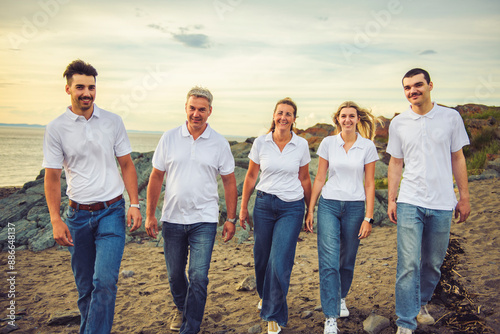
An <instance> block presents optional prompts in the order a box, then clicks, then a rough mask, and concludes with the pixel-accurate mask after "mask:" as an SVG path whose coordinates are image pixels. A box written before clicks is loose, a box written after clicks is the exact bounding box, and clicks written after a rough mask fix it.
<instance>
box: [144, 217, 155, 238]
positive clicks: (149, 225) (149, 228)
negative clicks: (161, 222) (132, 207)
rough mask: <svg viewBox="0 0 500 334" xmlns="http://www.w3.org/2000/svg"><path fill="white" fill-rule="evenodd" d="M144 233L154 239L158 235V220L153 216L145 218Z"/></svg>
mask: <svg viewBox="0 0 500 334" xmlns="http://www.w3.org/2000/svg"><path fill="white" fill-rule="evenodd" d="M146 232H147V233H148V235H149V236H150V237H152V238H154V239H156V236H157V235H158V220H157V219H156V217H155V216H152V217H146Z"/></svg>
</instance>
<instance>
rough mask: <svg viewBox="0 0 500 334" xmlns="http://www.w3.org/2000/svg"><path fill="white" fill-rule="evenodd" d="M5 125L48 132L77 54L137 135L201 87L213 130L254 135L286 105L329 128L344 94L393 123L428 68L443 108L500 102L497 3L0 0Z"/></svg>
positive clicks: (305, 121)
mask: <svg viewBox="0 0 500 334" xmlns="http://www.w3.org/2000/svg"><path fill="white" fill-rule="evenodd" d="M0 6H1V7H0V8H1V10H0V123H30V124H47V123H48V122H49V121H50V120H52V119H54V118H55V117H57V116H58V115H59V114H60V113H62V112H63V111H64V109H65V107H66V106H67V105H69V103H70V102H69V97H68V95H66V93H65V92H64V85H65V81H64V79H63V78H62V73H63V71H64V69H65V67H66V66H67V64H68V63H70V62H71V61H72V60H74V59H78V58H80V59H83V60H85V61H87V62H89V63H91V64H92V65H93V66H94V67H95V68H96V69H97V71H98V72H99V76H98V78H97V98H96V104H97V105H99V106H100V107H101V108H104V109H107V110H110V111H112V112H115V113H117V114H119V115H121V116H122V118H123V120H124V122H125V126H126V127H127V129H129V130H145V131H164V130H167V129H170V128H173V127H175V126H177V125H180V124H181V123H182V122H183V120H184V119H185V117H186V115H185V112H184V103H185V95H186V93H187V91H188V90H189V89H190V88H191V87H192V86H194V85H202V86H205V87H207V88H209V89H210V90H211V91H212V93H213V95H214V102H213V114H212V116H210V118H209V123H210V124H211V125H212V127H213V128H214V129H215V130H217V131H218V132H220V133H222V134H224V135H228V136H229V135H239V136H256V135H259V134H262V133H264V132H265V130H266V129H267V128H268V126H269V125H270V122H271V117H272V111H273V108H274V105H275V103H276V101H277V100H279V99H281V98H283V97H286V96H289V97H291V98H293V99H294V100H295V101H296V102H297V105H298V115H299V118H298V120H297V126H298V127H299V128H307V127H309V126H312V125H314V124H316V123H318V122H327V123H330V121H331V120H330V116H331V114H332V113H333V112H334V111H335V109H336V108H337V106H338V105H339V104H340V103H341V102H343V101H345V100H354V101H356V102H358V103H359V104H360V105H362V106H364V107H368V108H371V109H372V110H373V112H374V114H376V115H384V116H386V117H392V116H393V115H394V113H395V112H401V111H403V110H405V109H406V108H407V107H408V102H407V101H406V99H405V97H404V95H403V90H402V87H401V77H402V76H403V75H404V73H405V72H406V71H408V70H409V69H411V68H413V67H422V68H425V69H427V70H428V71H429V72H430V74H431V78H432V81H433V82H434V90H433V92H432V97H433V100H435V101H436V102H439V103H441V104H445V105H448V106H451V107H454V106H456V105H459V104H464V103H480V104H486V105H500V1H498V0H479V1H474V2H473V1H465V0H458V1H449V0H445V1H406V0H390V1H385V0H384V1H373V0H360V1H337V0H330V1H327V0H312V1H307V2H306V1H296V0H288V1H262V0H252V1H250V0H197V1H195V0H185V1H173V0H164V1H153V0H145V1H133V2H132V1H122V0H121V1H117V0H110V1H95V0H90V1H74V0H40V1H31V0H23V1H15V0H0Z"/></svg>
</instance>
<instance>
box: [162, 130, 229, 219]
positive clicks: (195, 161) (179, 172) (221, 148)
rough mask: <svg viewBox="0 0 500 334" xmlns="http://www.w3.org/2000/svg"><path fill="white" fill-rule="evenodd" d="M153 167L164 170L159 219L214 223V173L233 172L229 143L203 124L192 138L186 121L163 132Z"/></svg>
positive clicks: (216, 207) (216, 204)
mask: <svg viewBox="0 0 500 334" xmlns="http://www.w3.org/2000/svg"><path fill="white" fill-rule="evenodd" d="M153 167H154V168H156V169H158V170H160V171H164V172H165V173H166V181H165V198H164V200H163V210H162V216H161V220H162V221H166V222H169V223H173V224H183V225H189V224H195V223H202V222H205V223H217V222H218V221H219V195H218V192H217V175H218V174H221V175H228V174H231V173H233V172H234V158H233V155H232V154H231V149H230V147H229V143H228V141H227V140H226V138H224V137H223V136H222V135H220V134H218V133H217V132H215V131H214V130H212V128H211V127H210V125H208V123H207V128H206V129H205V131H204V132H203V133H202V134H201V136H199V137H198V139H196V140H194V138H193V136H192V135H191V134H190V133H189V131H188V129H187V126H186V124H183V125H181V126H179V127H177V128H174V129H172V130H169V131H167V132H165V133H164V134H163V136H162V137H161V139H160V142H159V143H158V146H157V147H156V150H155V153H154V155H153Z"/></svg>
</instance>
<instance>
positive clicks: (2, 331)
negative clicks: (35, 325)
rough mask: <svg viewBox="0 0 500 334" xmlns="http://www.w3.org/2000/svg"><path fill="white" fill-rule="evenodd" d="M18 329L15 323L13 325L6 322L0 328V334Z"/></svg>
mask: <svg viewBox="0 0 500 334" xmlns="http://www.w3.org/2000/svg"><path fill="white" fill-rule="evenodd" d="M18 329H20V327H19V326H18V325H17V324H16V323H14V325H11V324H7V326H5V327H3V328H2V329H1V330H0V334H6V333H10V332H13V331H17V330H18Z"/></svg>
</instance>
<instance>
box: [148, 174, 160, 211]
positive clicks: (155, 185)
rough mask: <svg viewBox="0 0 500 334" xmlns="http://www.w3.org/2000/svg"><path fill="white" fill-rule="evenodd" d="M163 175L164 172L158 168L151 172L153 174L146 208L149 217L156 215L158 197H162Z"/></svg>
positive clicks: (150, 179)
mask: <svg viewBox="0 0 500 334" xmlns="http://www.w3.org/2000/svg"><path fill="white" fill-rule="evenodd" d="M163 176H164V174H163V173H158V172H156V170H153V171H152V172H151V176H150V177H149V183H148V190H147V208H146V216H147V217H154V215H155V212H156V206H157V205H158V199H159V198H160V193H161V186H162V183H163Z"/></svg>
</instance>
